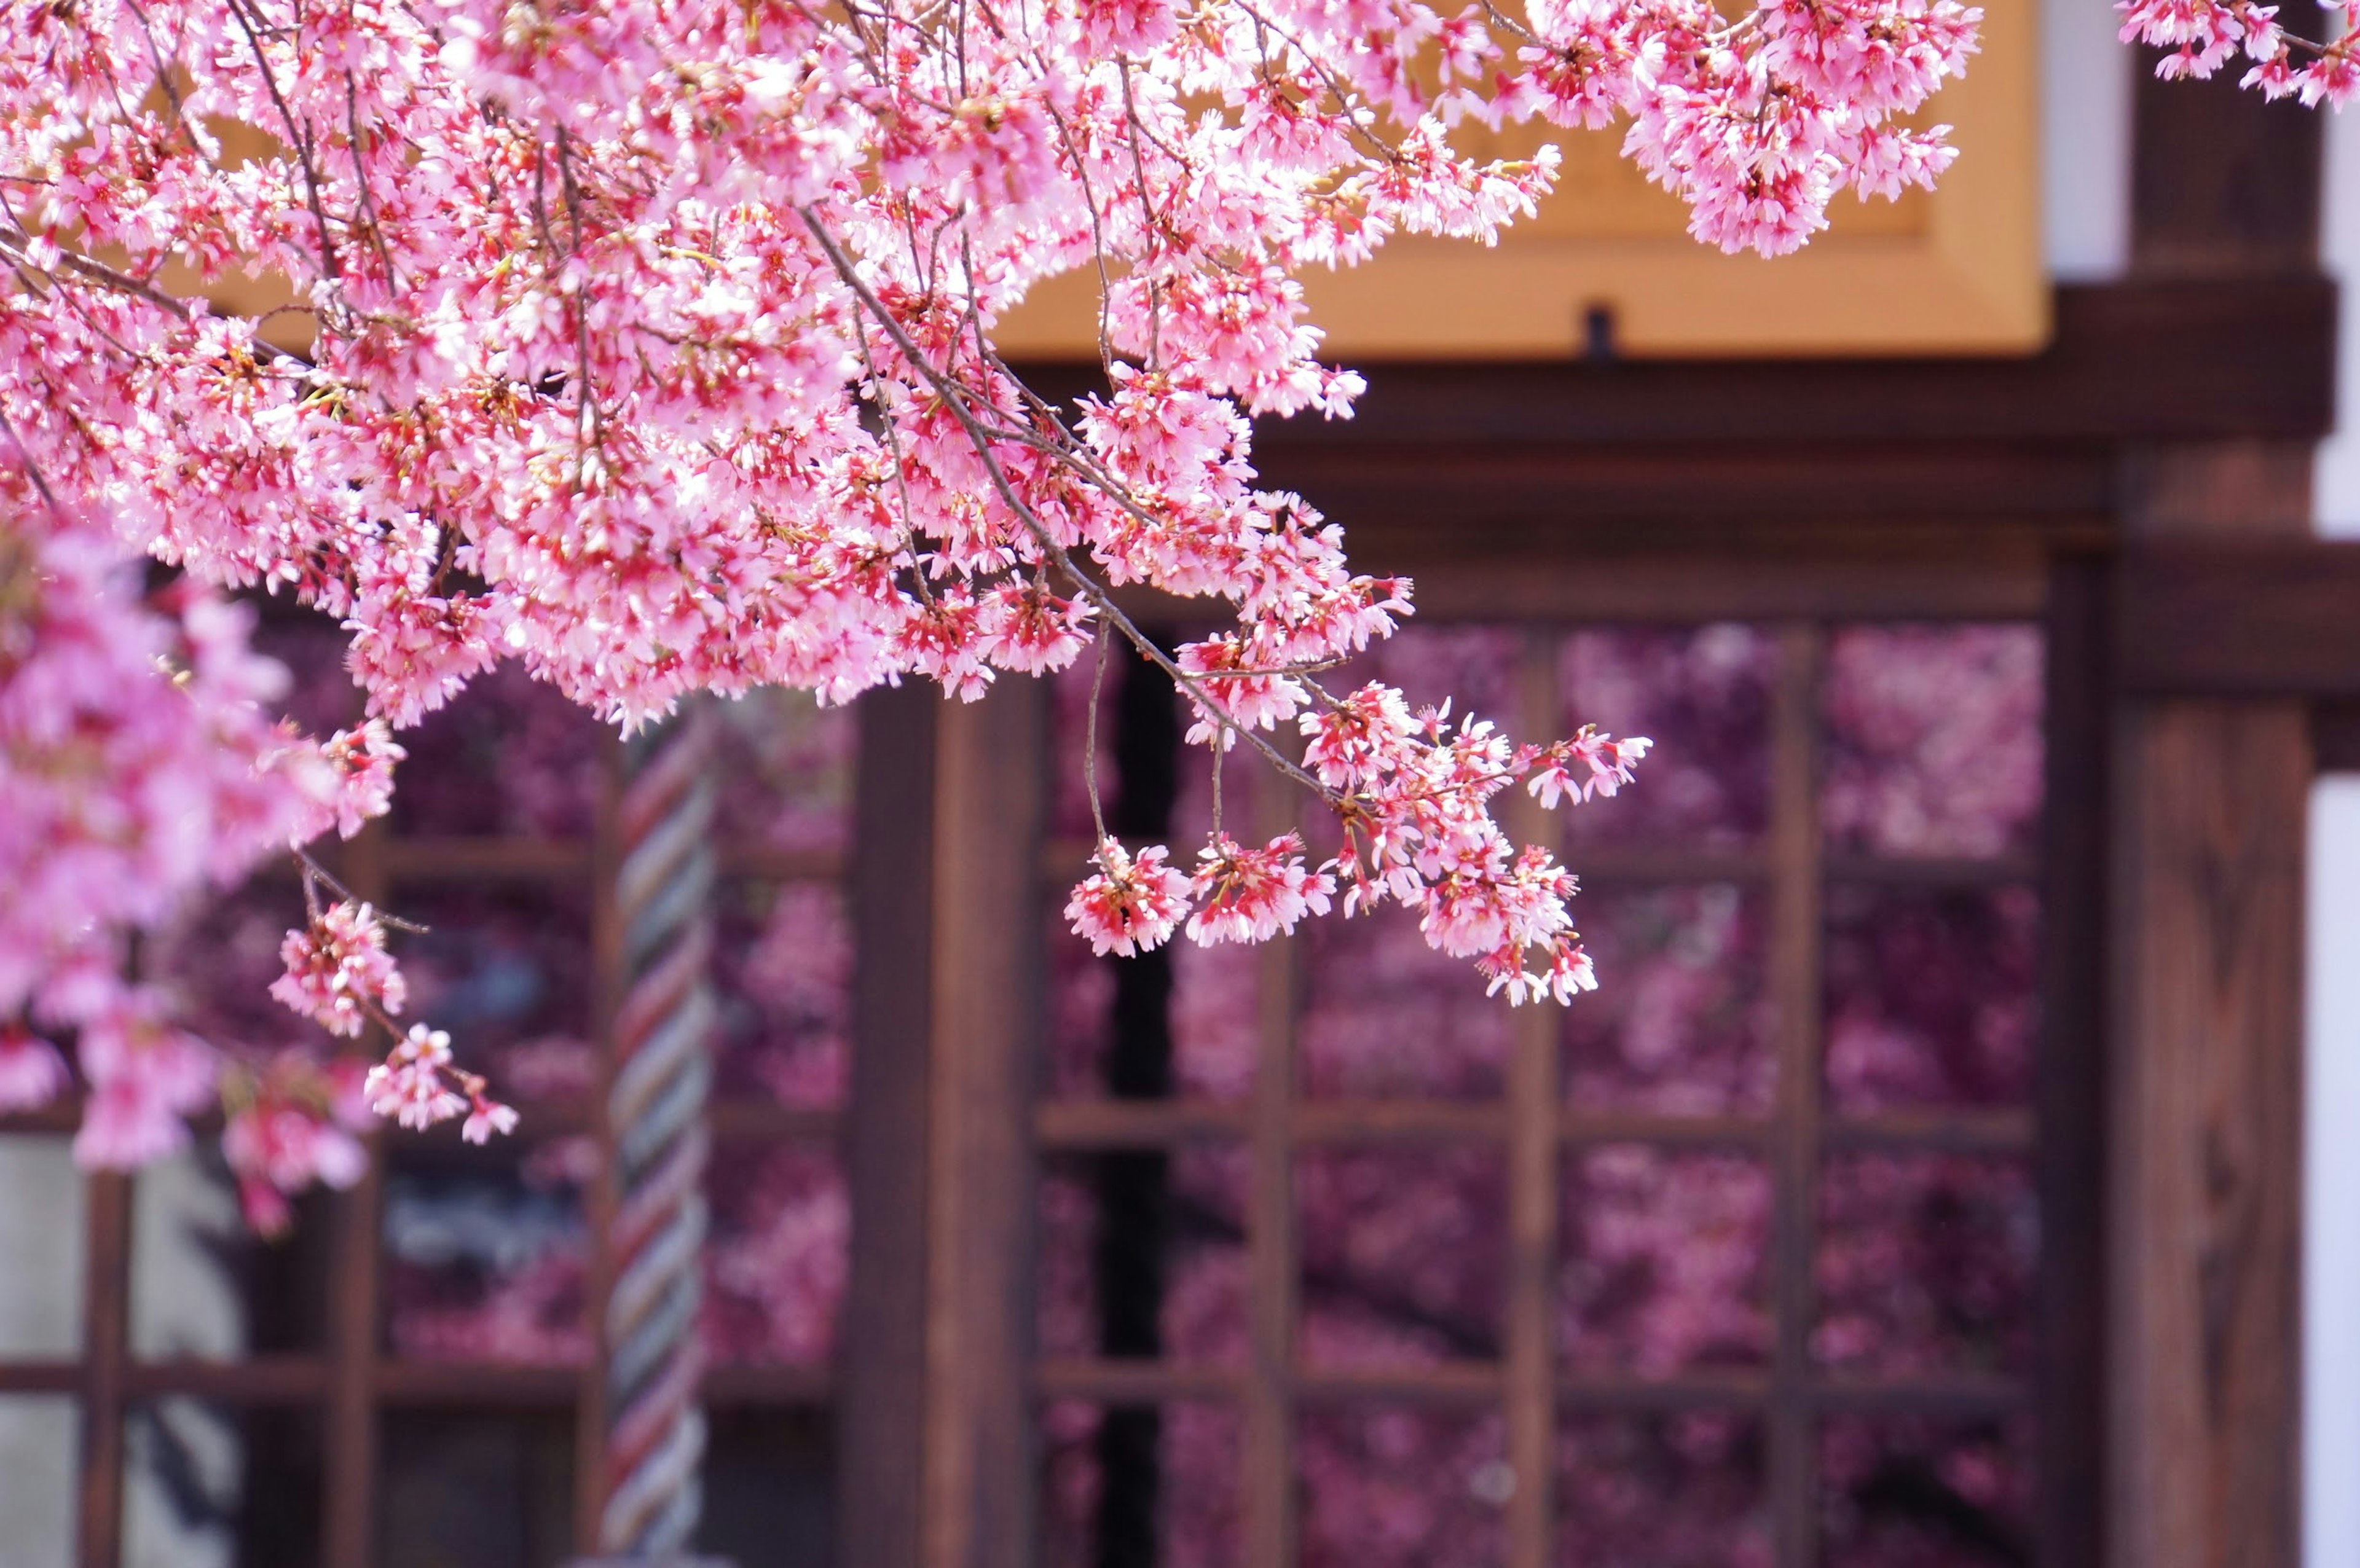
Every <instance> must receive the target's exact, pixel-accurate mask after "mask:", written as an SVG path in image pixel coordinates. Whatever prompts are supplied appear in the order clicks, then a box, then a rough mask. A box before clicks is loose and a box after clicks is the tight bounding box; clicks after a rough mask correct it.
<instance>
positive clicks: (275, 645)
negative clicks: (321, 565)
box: [254, 599, 361, 740]
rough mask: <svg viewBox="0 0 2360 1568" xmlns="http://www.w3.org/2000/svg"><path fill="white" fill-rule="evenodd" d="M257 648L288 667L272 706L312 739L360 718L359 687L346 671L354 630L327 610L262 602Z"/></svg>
mask: <svg viewBox="0 0 2360 1568" xmlns="http://www.w3.org/2000/svg"><path fill="white" fill-rule="evenodd" d="M262 610H263V615H262V618H261V619H260V620H259V621H257V623H256V624H255V628H254V648H255V651H256V652H257V653H261V654H266V655H268V657H270V658H272V659H277V660H278V661H279V663H281V664H283V665H285V666H286V667H287V676H288V682H287V691H286V692H285V694H284V695H282V696H281V697H279V699H278V701H276V702H273V703H272V704H271V706H272V707H273V708H274V709H276V710H277V711H278V712H279V713H280V714H282V715H284V716H285V717H287V718H290V719H292V720H293V721H294V722H295V724H296V727H297V728H298V729H300V730H301V731H302V732H303V733H304V734H305V735H310V736H311V737H312V738H313V739H315V740H325V739H327V738H328V737H329V736H330V735H333V734H335V732H336V731H338V730H340V729H344V728H346V727H347V726H349V725H350V724H353V723H354V722H355V720H356V719H358V718H359V717H360V712H361V693H360V688H358V687H357V686H355V685H354V684H353V678H352V676H351V675H349V674H347V673H346V672H345V670H344V650H345V649H346V648H350V647H351V646H352V640H353V638H352V634H351V633H350V632H347V631H345V630H344V628H343V627H342V626H339V625H337V623H336V622H335V620H334V619H333V617H331V616H328V615H318V614H315V613H312V612H310V611H304V610H299V609H297V608H296V607H295V606H294V605H293V604H290V603H289V602H288V601H286V600H284V599H274V600H271V601H269V602H268V603H267V604H264V605H263V606H262Z"/></svg>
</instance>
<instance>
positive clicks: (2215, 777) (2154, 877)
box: [2108, 701, 2311, 1568]
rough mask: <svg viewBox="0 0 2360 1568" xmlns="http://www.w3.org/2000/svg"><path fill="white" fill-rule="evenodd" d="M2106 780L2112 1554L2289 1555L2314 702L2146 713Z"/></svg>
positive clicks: (2239, 1567) (2182, 1561)
mask: <svg viewBox="0 0 2360 1568" xmlns="http://www.w3.org/2000/svg"><path fill="white" fill-rule="evenodd" d="M2115 776H2116V778H2117V779H2120V780H2121V781H2122V782H2121V788H2120V790H2119V792H2118V794H2117V806H2116V810H2117V822H2116V835H2117V836H2116V840H2115V843H2116V845H2117V853H2118V855H2119V856H2120V861H2121V864H2120V866H2119V872H2118V876H2117V879H2116V885H2115V897H2116V899H2117V903H2116V907H2115V919H2116V923H2117V930H2118V932H2119V935H2118V939H2117V941H2118V953H2119V957H2120V960H2121V962H2120V966H2119V971H2118V977H2117V979H2118V984H2117V994H2116V1000H2115V1016H2116V1017H2117V1018H2118V1019H2119V1020H2120V1024H2121V1029H2120V1032H2119V1034H2118V1036H2117V1040H2116V1045H2115V1049H2114V1052H2113V1057H2114V1074H2113V1094H2112V1105H2111V1110H2112V1121H2113V1129H2112V1130H2113V1159H2112V1160H2111V1165H2112V1173H2111V1174H2112V1181H2111V1192H2110V1200H2111V1201H2110V1203H2109V1208H2110V1210H2111V1214H2110V1218H2111V1220H2112V1222H2113V1225H2112V1228H2113V1236H2112V1242H2113V1245H2112V1247H2111V1264H2112V1267H2111V1269H2110V1270H2109V1273H2110V1276H2111V1279H2110V1283H2111V1291H2110V1294H2111V1297H2112V1303H2113V1310H2112V1318H2113V1322H2114V1334H2113V1336H2112V1348H2113V1352H2114V1354H2113V1356H2112V1366H2111V1371H2112V1374H2113V1377H2112V1382H2113V1390H2112V1392H2113V1397H2112V1399H2110V1401H2109V1404H2110V1413H2111V1416H2112V1421H2111V1425H2112V1434H2111V1437H2112V1442H2111V1451H2112V1454H2113V1457H2114V1464H2113V1466H2112V1470H2113V1475H2112V1483H2113V1484H2112V1486H2111V1487H2110V1492H2111V1498H2110V1500H2111V1504H2112V1506H2111V1508H2110V1509H2109V1514H2110V1530H2109V1539H2110V1547H2111V1550H2110V1552H2109V1553H2108V1557H2109V1561H2110V1562H2111V1563H2114V1564H2118V1565H2119V1568H2134V1565H2136V1568H2295V1564H2296V1563H2297V1562H2298V1559H2299V1543H2300V1530H2299V1504H2300V1497H2299V1494H2298V1490H2297V1479H2298V1476H2299V1475H2300V1464H2299V1457H2300V1456H2299V1454H2298V1450H2297V1441H2298V1436H2299V1433H2300V1419H2299V1418H2300V1377H2301V1367H2300V1355H2299V1351H2300V1345H2301V1334H2300V1329H2301V1323H2300V1314H2299V1306H2300V1242H2301V1207H2300V1194H2301V1184H2302V1149H2301V1136H2300V1135H2301V1128H2302V1115H2301V1105H2302V1015H2301V997H2302V924H2301V920H2302V914H2301V911H2302V855H2303V818H2304V800H2305V796H2306V793H2307V789H2308V786H2309V784H2310V780H2311V755H2310V736H2309V729H2308V724H2307V722H2306V715H2305V713H2304V711H2303V708H2302V706H2301V705H2300V703H2297V702H2286V701H2272V702H2221V701H2165V702H2153V703H2148V704H2145V705H2143V706H2142V707H2141V708H2140V709H2139V710H2137V711H2135V712H2133V713H2131V714H2129V715H2128V716H2127V717H2126V719H2125V721H2124V723H2123V724H2122V727H2121V732H2120V739H2119V748H2118V751H2117V758H2116V774H2115Z"/></svg>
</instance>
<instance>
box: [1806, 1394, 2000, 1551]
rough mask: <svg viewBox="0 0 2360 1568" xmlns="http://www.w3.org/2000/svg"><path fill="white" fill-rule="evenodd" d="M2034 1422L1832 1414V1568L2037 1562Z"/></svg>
mask: <svg viewBox="0 0 2360 1568" xmlns="http://www.w3.org/2000/svg"><path fill="white" fill-rule="evenodd" d="M2031 1452H2032V1432H2031V1423H2030V1422H2029V1421H2027V1420H2025V1419H2023V1418H2020V1417H2018V1418H2012V1419H2007V1420H1986V1421H1945V1420H1937V1419H1932V1418H1928V1417H1921V1416H1892V1415H1874V1416H1872V1415H1860V1416H1837V1417H1831V1418H1830V1419H1829V1421H1827V1423H1826V1424H1825V1426H1823V1427H1822V1428H1821V1431H1820V1437H1819V1487H1820V1497H1821V1499H1822V1501H1821V1507H1820V1530H1821V1533H1822V1538H1823V1546H1822V1561H1823V1562H1825V1563H1827V1564H1828V1568H2005V1565H2009V1564H2016V1563H2028V1562H2030V1561H2032V1519H2031V1516H2032V1492H2033V1478H2032V1471H2031V1467H2030V1466H2029V1465H2027V1463H2026V1459H2025V1456H2026V1455H2027V1454H2030V1453H2031Z"/></svg>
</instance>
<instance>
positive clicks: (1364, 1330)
mask: <svg viewBox="0 0 2360 1568" xmlns="http://www.w3.org/2000/svg"><path fill="white" fill-rule="evenodd" d="M1295 1203H1296V1214H1297V1216H1298V1218H1297V1225H1298V1226H1299V1229H1300V1232H1301V1236H1302V1244H1303V1354H1304V1359H1305V1362H1306V1365H1308V1366H1312V1367H1372V1366H1403V1365H1422V1364H1430V1363H1433V1362H1437V1361H1442V1360H1450V1359H1460V1358H1485V1357H1492V1356H1498V1355H1499V1354H1500V1312H1501V1301H1502V1288H1503V1285H1502V1271H1503V1269H1504V1268H1505V1266H1506V1247H1507V1240H1506V1231H1505V1228H1504V1227H1505V1225H1506V1216H1507V1194H1506V1171H1505V1162H1504V1156H1503V1155H1502V1152H1501V1150H1499V1149H1496V1148H1481V1149H1477V1148H1458V1149H1353V1150H1338V1149H1310V1150H1306V1151H1305V1152H1304V1153H1303V1154H1302V1155H1300V1156H1299V1157H1298V1158H1297V1160H1296V1162H1295Z"/></svg>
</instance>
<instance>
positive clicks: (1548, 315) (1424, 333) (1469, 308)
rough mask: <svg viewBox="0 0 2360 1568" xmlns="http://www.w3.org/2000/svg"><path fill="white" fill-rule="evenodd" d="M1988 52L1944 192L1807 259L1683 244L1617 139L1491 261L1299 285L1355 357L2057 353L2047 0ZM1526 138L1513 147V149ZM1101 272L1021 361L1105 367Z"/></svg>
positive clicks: (1461, 260)
mask: <svg viewBox="0 0 2360 1568" xmlns="http://www.w3.org/2000/svg"><path fill="white" fill-rule="evenodd" d="M1983 9H1984V17H1983V52H1982V53H1981V54H1980V55H1978V56H1976V57H1975V59H1974V60H1973V61H1972V64H1971V66H1970V68H1969V70H1968V71H1967V74H1966V77H1965V78H1964V79H1963V80H1962V81H1960V82H1954V83H1952V84H1951V85H1950V86H1949V87H1946V88H1945V89H1943V90H1942V92H1941V93H1939V94H1938V95H1937V96H1936V97H1935V99H1934V102H1933V103H1932V105H1931V111H1930V113H1929V114H1928V119H1930V120H1933V121H1938V122H1942V123H1947V124H1949V125H1951V126H1952V127H1953V131H1952V137H1951V139H1952V140H1953V141H1954V142H1955V143H1956V144H1957V146H1958V147H1959V159H1958V161H1957V162H1956V163H1954V164H1953V165H1951V167H1950V172H1949V173H1947V174H1945V175H1944V176H1943V177H1942V180H1941V187H1940V189H1939V190H1938V191H1933V192H1931V193H1927V192H1912V193H1911V194H1910V195H1908V196H1907V197H1905V198H1903V199H1902V200H1901V201H1898V202H1893V203H1888V202H1885V201H1881V200H1878V201H1867V202H1862V201H1856V200H1854V199H1853V198H1852V197H1851V196H1842V197H1839V198H1838V199H1837V201H1836V203H1835V205H1834V206H1833V207H1832V208H1831V209H1830V213H1829V217H1830V226H1829V227H1828V228H1827V229H1826V230H1825V231H1824V232H1822V233H1821V234H1819V235H1818V236H1817V237H1816V238H1814V239H1813V240H1812V241H1811V243H1810V244H1809V245H1808V246H1806V247H1805V248H1804V249H1803V250H1802V251H1801V252H1800V253H1798V254H1797V255H1794V256H1781V257H1779V258H1778V259H1776V260H1775V261H1765V260H1764V259H1762V258H1761V257H1759V256H1750V255H1749V256H1723V255H1721V253H1720V252H1719V251H1717V250H1711V249H1709V248H1707V247H1705V246H1703V245H1699V244H1698V243H1697V242H1696V241H1695V240H1693V239H1691V238H1689V237H1688V232H1687V221H1688V220H1687V210H1686V209H1685V208H1684V207H1683V206H1682V205H1681V204H1680V203H1679V202H1678V201H1676V200H1674V199H1673V198H1672V197H1670V196H1668V195H1666V193H1665V192H1663V191H1659V190H1657V189H1655V187H1654V186H1651V185H1649V184H1648V183H1647V181H1646V180H1645V179H1644V177H1643V176H1642V175H1641V174H1640V173H1639V172H1638V170H1637V169H1634V168H1633V167H1632V165H1631V164H1630V163H1629V162H1628V161H1627V160H1625V159H1623V158H1621V157H1619V156H1618V154H1617V148H1618V147H1619V146H1620V141H1621V136H1622V132H1621V130H1620V129H1619V128H1617V129H1614V130H1609V131H1601V132H1589V133H1584V132H1556V131H1554V130H1553V129H1551V128H1548V127H1539V128H1531V129H1523V128H1520V129H1519V130H1516V131H1513V132H1511V133H1509V134H1508V135H1507V136H1502V137H1500V138H1498V143H1497V145H1496V147H1492V148H1488V149H1487V148H1481V147H1475V146H1474V145H1472V144H1471V143H1465V142H1462V143H1461V145H1462V146H1466V147H1468V149H1469V150H1470V151H1478V152H1480V151H1485V150H1491V151H1494V152H1496V153H1497V154H1498V155H1500V156H1506V157H1515V156H1519V155H1521V154H1522V153H1524V152H1525V151H1528V150H1530V147H1532V146H1534V145H1537V144H1538V143H1539V142H1540V141H1542V140H1544V139H1546V138H1547V137H1548V136H1554V137H1555V138H1556V139H1557V143H1558V146H1559V147H1561V148H1562V149H1563V151H1564V155H1565V167H1564V175H1563V178H1562V179H1561V180H1560V181H1559V184H1558V188H1557V191H1556V192H1555V193H1554V194H1553V195H1552V196H1551V197H1550V198H1549V200H1548V201H1546V203H1545V204H1544V205H1543V206H1542V208H1541V211H1540V213H1539V215H1538V216H1537V217H1536V218H1534V219H1531V220H1528V221H1527V222H1525V223H1520V224H1518V225H1516V226H1515V227H1514V228H1513V229H1511V230H1510V231H1509V232H1508V233H1507V234H1505V235H1504V236H1503V237H1502V240H1501V242H1500V244H1499V245H1498V246H1497V247H1496V248H1493V249H1486V248H1485V247H1483V246H1481V245H1474V244H1470V243H1466V242H1458V241H1445V240H1435V239H1427V238H1422V237H1416V236H1411V237H1405V238H1400V239H1395V240H1393V241H1392V242H1390V243H1389V244H1387V245H1386V246H1385V247H1384V249H1383V250H1382V251H1380V252H1379V253H1378V254H1377V257H1376V259H1375V260H1373V261H1371V262H1370V263H1369V264H1368V265H1367V266H1364V267H1357V268H1350V269H1347V270H1343V271H1338V272H1334V273H1329V272H1326V271H1316V272H1313V273H1310V274H1307V275H1306V277H1305V278H1304V288H1305V291H1306V294H1307V295H1308V296H1309V298H1310V300H1311V307H1312V319H1313V320H1314V321H1317V323H1318V324H1319V325H1320V326H1322V327H1324V328H1326V329H1327V343H1328V347H1329V349H1330V350H1331V352H1332V353H1333V354H1335V355H1336V356H1338V357H1339V358H1342V359H1347V360H1355V361H1366V360H1372V359H1414V360H1435V359H1535V358H1557V357H1562V356H1567V355H1571V354H1579V353H1581V352H1583V350H1584V349H1585V347H1586V346H1587V345H1588V343H1589V340H1590V322H1591V321H1592V319H1593V317H1594V316H1595V315H1596V314H1597V313H1598V312H1601V311H1602V312H1604V316H1603V318H1602V319H1603V320H1604V321H1606V322H1608V323H1611V332H1612V341H1613V346H1614V350H1615V352H1616V353H1618V354H1627V355H1633V356H1666V357H1669V356H1688V357H1696V356H1704V355H1729V354H1760V355H1805V354H1810V355H1839V354H2027V353H2030V352H2032V351H2034V350H2036V349H2038V348H2039V347H2040V345H2041V344H2042V343H2044V342H2046V341H2047V337H2048V332H2049V290H2048V286H2047V279H2046V278H2045V277H2044V276H2043V274H2042V270H2041V259H2040V233H2039V211H2040V169H2039V124H2038V114H2039V109H2038V88H2037V82H2036V60H2035V48H2036V40H2037V32H2038V13H2037V10H2036V7H2035V4H2034V0H1983ZM1511 136H1514V137H1516V138H1518V139H1515V140H1511V139H1510V137H1511ZM1096 289H1097V278H1095V277H1094V276H1088V275H1085V274H1069V275H1067V276H1066V277H1065V278H1058V279H1056V280H1054V282H1053V283H1052V284H1050V285H1048V286H1046V287H1043V288H1042V289H1038V290H1036V291H1035V294H1034V297H1033V298H1032V299H1030V300H1028V301H1027V302H1026V303H1025V305H1024V307H1023V308H1022V310H1018V311H1016V312H1015V313H1013V314H1012V315H1011V317H1010V318H1009V319H1008V320H1007V321H1005V322H1003V323H1002V325H1001V327H1000V332H998V334H997V336H998V340H999V344H1000V349H1001V350H1002V352H1004V353H1006V354H1010V355H1011V356H1012V357H1018V358H1032V359H1046V358H1092V357H1095V356H1096V354H1097V337H1096V330H1095V322H1096V319H1097V317H1096V309H1095V299H1096Z"/></svg>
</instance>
